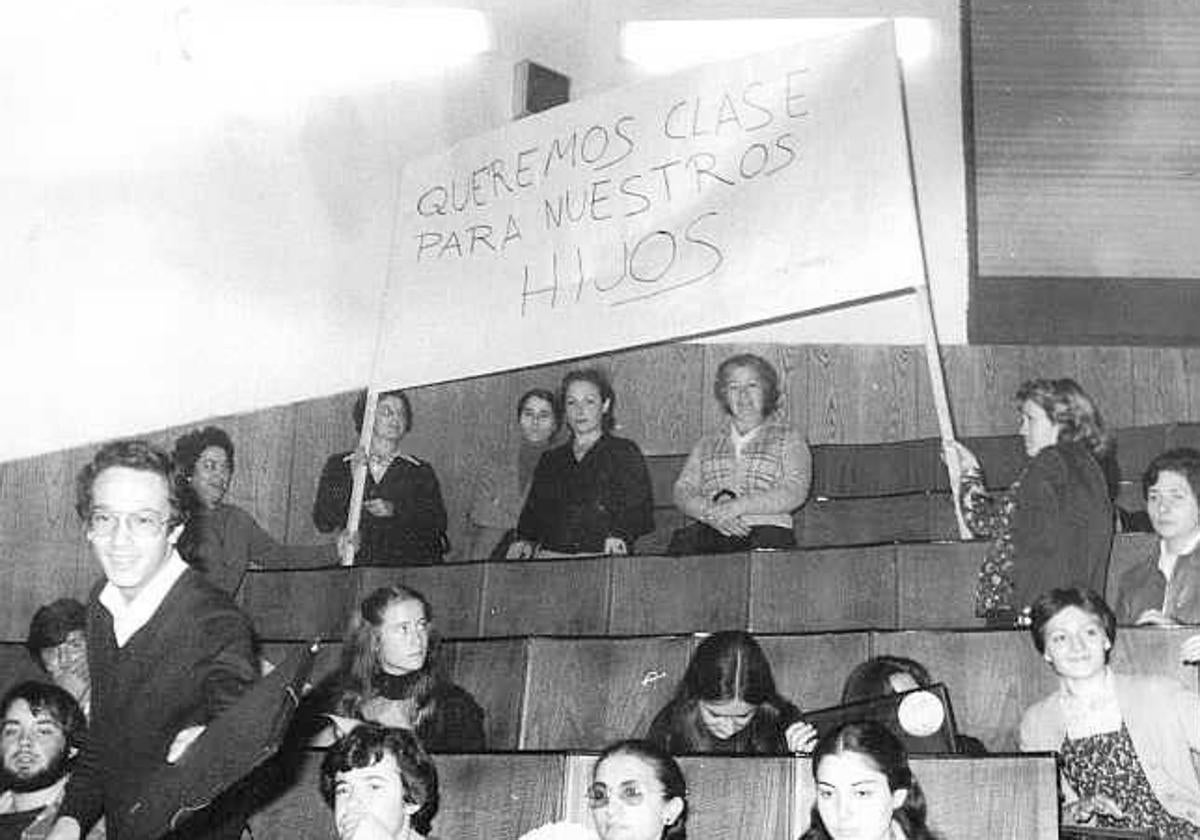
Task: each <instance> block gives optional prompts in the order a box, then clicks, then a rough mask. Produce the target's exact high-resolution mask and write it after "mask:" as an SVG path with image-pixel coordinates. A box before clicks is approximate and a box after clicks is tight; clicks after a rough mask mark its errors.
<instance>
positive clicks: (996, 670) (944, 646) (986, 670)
mask: <svg viewBox="0 0 1200 840" xmlns="http://www.w3.org/2000/svg"><path fill="white" fill-rule="evenodd" d="M882 654H891V655H893V656H907V657H909V658H911V659H915V660H917V661H918V662H920V663H922V664H923V665H925V667H926V668H928V669H929V673H930V674H931V675H932V676H933V678H934V680H936V681H938V682H942V683H945V684H946V687H947V688H948V689H949V691H950V702H951V703H952V704H953V706H954V717H955V721H956V722H957V724H958V729H959V731H960V732H962V733H963V734H964V735H972V736H974V737H976V738H979V739H980V740H981V741H983V742H984V744H986V745H987V747H988V749H989V750H991V751H993V752H1012V751H1015V750H1016V748H1017V727H1018V725H1019V724H1020V721H1021V714H1022V713H1023V712H1024V711H1025V709H1027V708H1028V707H1029V706H1030V705H1032V704H1033V703H1034V702H1035V701H1037V700H1040V699H1042V698H1043V697H1045V696H1046V695H1047V694H1050V693H1051V692H1052V691H1054V690H1055V689H1056V688H1057V686H1058V683H1057V680H1055V678H1054V675H1053V673H1051V671H1050V669H1049V667H1048V666H1047V665H1046V663H1045V661H1043V660H1042V658H1041V656H1039V655H1038V652H1037V651H1036V650H1035V649H1034V647H1033V642H1032V640H1031V639H1030V638H1029V634H1028V633H1027V632H1024V631H1016V630H991V631H984V630H980V631H970V630H966V631H943V630H912V631H901V632H893V633H874V634H872V636H871V655H872V656H880V655H882Z"/></svg>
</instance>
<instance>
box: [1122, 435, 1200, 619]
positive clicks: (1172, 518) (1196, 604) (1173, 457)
mask: <svg viewBox="0 0 1200 840" xmlns="http://www.w3.org/2000/svg"><path fill="white" fill-rule="evenodd" d="M1197 487H1200V452H1197V451H1196V450H1195V449H1172V450H1170V451H1169V452H1164V453H1162V454H1161V455H1159V456H1158V457H1157V458H1155V459H1154V460H1153V461H1151V462H1150V466H1149V467H1147V468H1146V472H1145V474H1144V475H1143V476H1142V489H1143V491H1144V493H1145V496H1146V512H1147V513H1148V514H1149V515H1150V523H1151V525H1153V526H1154V532H1155V533H1156V534H1158V537H1159V542H1158V548H1157V549H1156V550H1155V551H1154V552H1153V553H1151V555H1150V556H1149V557H1147V558H1146V559H1145V560H1144V561H1143V562H1141V563H1139V564H1138V565H1136V566H1132V567H1130V568H1129V569H1126V570H1125V571H1124V572H1123V573H1122V574H1121V577H1120V579H1119V580H1118V582H1117V604H1116V613H1117V622H1118V623H1120V624H1160V625H1171V624H1200V551H1198V550H1197V549H1200V505H1198V504H1197V501H1196V488H1197Z"/></svg>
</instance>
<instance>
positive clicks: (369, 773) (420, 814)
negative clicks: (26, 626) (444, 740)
mask: <svg viewBox="0 0 1200 840" xmlns="http://www.w3.org/2000/svg"><path fill="white" fill-rule="evenodd" d="M321 795H322V797H324V799H325V802H326V803H327V804H328V805H329V807H331V808H332V809H333V820H334V824H335V826H336V828H337V836H338V840H416V838H418V837H427V836H429V833H430V832H431V831H432V830H433V818H434V817H435V816H437V810H438V777H437V768H436V767H435V766H434V764H433V760H432V759H431V758H430V757H429V755H428V753H426V752H425V750H424V748H423V747H422V746H421V743H420V741H418V740H417V739H416V738H415V737H414V736H413V735H412V733H410V732H407V731H406V730H403V729H387V728H385V727H382V726H375V725H372V724H364V725H362V726H359V727H356V728H355V729H354V730H353V731H352V732H350V733H349V734H348V735H346V737H344V738H342V739H340V740H339V741H338V742H337V743H336V744H334V745H333V746H332V747H330V749H329V751H328V752H326V753H325V759H324V760H323V761H322V762H321Z"/></svg>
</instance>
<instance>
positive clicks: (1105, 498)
mask: <svg viewBox="0 0 1200 840" xmlns="http://www.w3.org/2000/svg"><path fill="white" fill-rule="evenodd" d="M1016 402H1017V406H1018V408H1019V410H1020V413H1021V425H1020V434H1021V437H1022V438H1023V439H1024V443H1025V453H1026V454H1027V455H1028V456H1029V459H1030V460H1029V461H1028V463H1027V464H1026V465H1025V467H1024V469H1022V470H1021V473H1020V475H1018V477H1017V480H1016V482H1014V484H1013V486H1012V487H1010V488H1009V489H1008V490H1007V491H1006V492H1004V493H1000V494H995V495H993V494H991V493H989V492H988V491H987V490H986V489H985V484H984V480H983V472H982V470H981V468H980V466H979V459H978V458H976V457H975V455H974V454H973V453H972V452H971V450H969V449H967V448H966V447H965V446H963V445H962V444H960V443H958V442H957V441H949V442H947V444H946V447H945V458H946V463H947V465H948V466H949V468H950V475H951V477H952V479H953V477H954V476H955V475H957V476H959V479H958V483H959V491H960V504H961V507H962V512H963V514H964V517H965V518H966V521H967V525H968V526H969V527H970V528H971V530H972V531H973V532H974V533H975V535H976V536H981V537H991V538H992V546H991V548H990V549H989V550H988V553H987V557H986V559H985V560H984V563H983V567H982V569H981V570H980V573H979V582H978V585H977V587H976V593H975V612H976V615H979V616H980V617H983V618H986V619H987V620H988V623H989V625H990V626H997V627H1004V626H1007V627H1011V626H1013V625H1014V623H1019V624H1024V623H1026V620H1025V617H1026V616H1027V614H1028V607H1029V605H1030V604H1032V603H1033V601H1034V599H1035V598H1037V597H1038V595H1040V594H1041V593H1042V592H1045V591H1047V590H1049V589H1053V588H1055V587H1059V586H1072V585H1079V586H1086V587H1089V588H1091V589H1095V590H1096V591H1098V592H1103V591H1104V584H1105V577H1106V576H1107V574H1108V555H1109V550H1110V549H1111V547H1112V536H1113V526H1114V518H1113V505H1112V500H1111V496H1110V492H1109V482H1108V480H1107V479H1106V477H1105V474H1104V471H1103V469H1102V468H1101V466H1100V461H1101V459H1103V458H1105V457H1106V456H1107V455H1108V451H1109V448H1110V442H1109V437H1108V435H1107V433H1106V432H1105V431H1104V424H1103V422H1102V421H1101V419H1100V412H1099V410H1098V409H1097V408H1096V406H1095V404H1094V403H1093V402H1092V400H1091V398H1090V397H1089V396H1088V395H1087V394H1086V393H1085V392H1084V391H1083V389H1082V388H1080V387H1079V385H1078V383H1076V382H1075V380H1073V379H1034V380H1031V381H1028V382H1026V383H1024V384H1023V385H1022V386H1021V387H1020V388H1019V389H1018V390H1017V394H1016Z"/></svg>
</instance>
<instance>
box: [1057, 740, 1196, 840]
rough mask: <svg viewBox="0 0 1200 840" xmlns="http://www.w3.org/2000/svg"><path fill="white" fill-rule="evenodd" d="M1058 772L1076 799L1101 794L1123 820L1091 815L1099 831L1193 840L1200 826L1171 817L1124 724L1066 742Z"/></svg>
mask: <svg viewBox="0 0 1200 840" xmlns="http://www.w3.org/2000/svg"><path fill="white" fill-rule="evenodd" d="M1059 753H1060V759H1061V761H1062V772H1063V775H1064V776H1065V777H1066V779H1067V781H1068V782H1070V783H1071V787H1073V788H1074V789H1075V792H1076V793H1078V794H1079V795H1080V796H1081V797H1088V796H1094V795H1096V794H1104V795H1105V796H1107V797H1109V798H1110V799H1112V800H1113V801H1114V802H1116V803H1117V806H1118V807H1119V808H1120V809H1121V811H1122V812H1123V813H1124V814H1125V816H1124V817H1109V816H1106V815H1104V814H1097V815H1096V823H1097V825H1099V826H1101V827H1103V828H1151V829H1153V830H1154V831H1155V832H1157V834H1158V836H1159V837H1160V838H1161V840H1196V838H1200V826H1195V825H1192V824H1191V823H1190V822H1188V821H1187V820H1182V819H1179V818H1178V817H1173V816H1171V814H1170V813H1168V811H1167V809H1166V808H1164V807H1163V805H1162V803H1161V802H1159V801H1158V797H1156V796H1155V795H1154V791H1153V790H1152V789H1151V788H1150V782H1149V781H1148V780H1147V779H1146V774H1145V772H1144V771H1143V770H1142V763H1141V761H1139V760H1138V757H1137V753H1136V752H1134V749H1133V740H1132V739H1131V738H1130V737H1129V730H1128V729H1126V728H1125V724H1123V723H1122V724H1121V728H1120V729H1118V730H1116V731H1113V732H1101V733H1099V734H1097V735H1088V736H1086V737H1084V738H1076V739H1071V738H1065V739H1064V740H1063V744H1062V747H1061V748H1060V750H1059Z"/></svg>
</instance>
